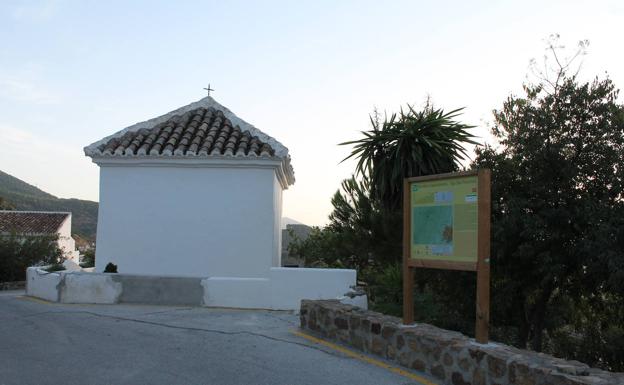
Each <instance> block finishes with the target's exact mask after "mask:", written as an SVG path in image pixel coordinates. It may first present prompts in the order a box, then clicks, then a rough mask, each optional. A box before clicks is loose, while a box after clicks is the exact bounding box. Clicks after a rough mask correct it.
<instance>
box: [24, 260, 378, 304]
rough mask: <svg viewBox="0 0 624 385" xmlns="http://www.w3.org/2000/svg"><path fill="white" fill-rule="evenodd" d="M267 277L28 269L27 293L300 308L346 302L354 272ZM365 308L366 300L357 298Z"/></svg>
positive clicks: (282, 272)
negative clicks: (315, 302)
mask: <svg viewBox="0 0 624 385" xmlns="http://www.w3.org/2000/svg"><path fill="white" fill-rule="evenodd" d="M267 273H268V277H260V278H240V277H162V276H153V275H151V276H150V275H129V274H105V273H88V272H84V271H61V272H55V273H48V272H45V271H44V270H41V269H40V268H36V267H31V268H28V270H27V277H28V281H27V291H26V294H27V295H30V296H33V297H38V298H43V299H46V300H48V301H54V302H62V303H96V304H97V303H99V304H112V303H142V304H152V305H184V306H202V305H203V306H214V307H236V308H246V309H271V310H299V304H300V302H301V300H302V299H336V298H339V299H344V300H345V301H352V300H353V298H346V297H344V296H345V294H346V293H348V292H350V291H351V288H350V287H351V286H354V285H355V282H356V273H355V270H345V269H297V268H292V269H291V268H274V269H270V271H268V272H267ZM357 300H358V301H359V303H361V304H362V305H363V306H366V297H365V296H360V297H358V298H357Z"/></svg>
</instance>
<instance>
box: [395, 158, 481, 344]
mask: <svg viewBox="0 0 624 385" xmlns="http://www.w3.org/2000/svg"><path fill="white" fill-rule="evenodd" d="M467 176H476V177H477V262H454V261H435V260H424V259H412V258H411V236H412V228H411V226H412V210H411V185H412V183H415V182H423V181H434V180H447V179H453V178H461V177H467ZM490 183H491V171H490V170H488V169H479V170H477V171H463V172H454V173H448V174H437V175H428V176H422V177H414V178H405V179H404V181H403V323H404V324H406V325H409V324H412V323H414V293H413V288H414V272H415V269H416V268H431V269H445V270H462V271H475V272H476V273H477V300H476V302H477V303H476V324H475V340H476V341H477V342H479V343H482V344H485V343H487V342H488V340H489V324H490V206H491V195H490V194H491V192H490Z"/></svg>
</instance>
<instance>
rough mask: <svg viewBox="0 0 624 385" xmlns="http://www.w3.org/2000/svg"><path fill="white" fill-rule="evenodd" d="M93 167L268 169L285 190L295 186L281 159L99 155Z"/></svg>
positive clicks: (290, 171)
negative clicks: (273, 173) (273, 172)
mask: <svg viewBox="0 0 624 385" xmlns="http://www.w3.org/2000/svg"><path fill="white" fill-rule="evenodd" d="M92 160H93V163H96V164H97V165H98V166H100V167H102V166H105V167H190V168H268V169H273V170H275V174H276V176H277V178H278V180H279V182H280V184H281V186H282V189H284V190H286V189H288V186H290V185H292V184H293V183H295V176H294V175H293V173H292V168H291V167H286V164H285V162H284V159H282V158H279V157H275V156H273V157H268V156H262V157H236V156H224V155H212V156H210V157H197V156H184V155H177V156H176V155H170V156H163V155H161V156H154V155H144V156H139V155H136V156H111V155H108V156H107V155H98V156H93V157H92Z"/></svg>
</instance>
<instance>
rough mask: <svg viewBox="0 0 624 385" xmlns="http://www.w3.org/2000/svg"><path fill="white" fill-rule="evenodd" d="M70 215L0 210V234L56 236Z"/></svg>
mask: <svg viewBox="0 0 624 385" xmlns="http://www.w3.org/2000/svg"><path fill="white" fill-rule="evenodd" d="M70 215H71V213H61V212H46V211H6V210H0V233H2V234H8V233H15V234H36V235H42V234H57V233H58V230H59V228H60V227H61V225H62V224H63V222H65V220H66V219H67V217H69V216H70Z"/></svg>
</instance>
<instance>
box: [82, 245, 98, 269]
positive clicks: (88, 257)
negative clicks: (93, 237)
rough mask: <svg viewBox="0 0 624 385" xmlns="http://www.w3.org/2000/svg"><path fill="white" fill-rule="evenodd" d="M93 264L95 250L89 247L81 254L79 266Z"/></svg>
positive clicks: (90, 265)
mask: <svg viewBox="0 0 624 385" xmlns="http://www.w3.org/2000/svg"><path fill="white" fill-rule="evenodd" d="M93 266H95V250H94V249H90V250H87V251H85V253H84V254H83V255H82V262H81V263H80V267H93Z"/></svg>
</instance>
